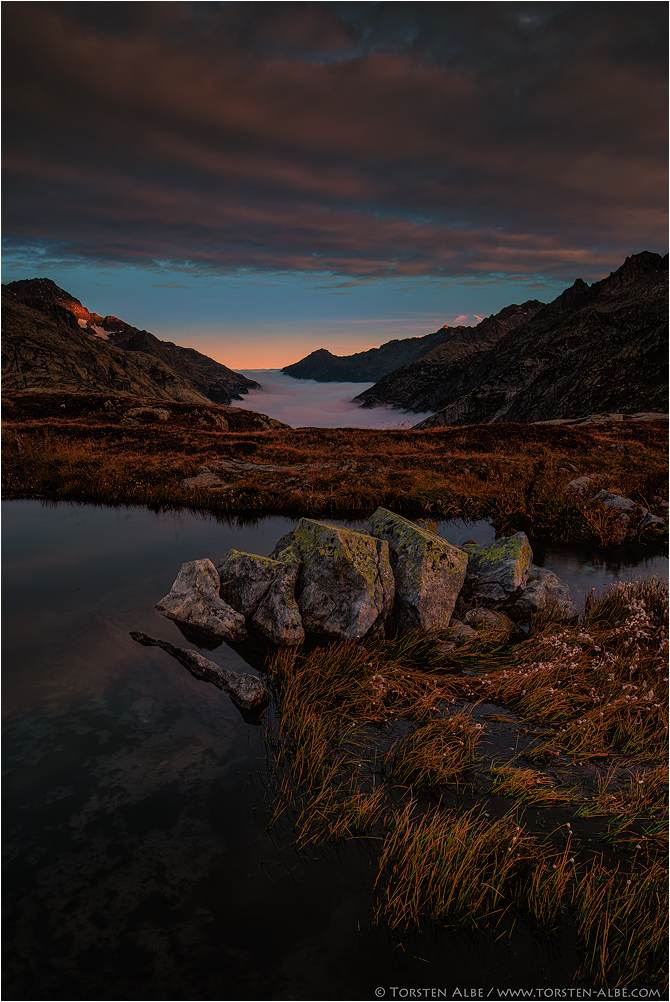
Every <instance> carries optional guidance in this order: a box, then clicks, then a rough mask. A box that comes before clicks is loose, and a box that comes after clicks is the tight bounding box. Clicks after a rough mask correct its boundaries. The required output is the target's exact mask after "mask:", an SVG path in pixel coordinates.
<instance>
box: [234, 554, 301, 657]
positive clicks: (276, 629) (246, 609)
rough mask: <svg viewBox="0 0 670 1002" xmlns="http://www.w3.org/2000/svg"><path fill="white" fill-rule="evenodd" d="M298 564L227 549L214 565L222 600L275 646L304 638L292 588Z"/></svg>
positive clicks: (299, 641) (294, 583)
mask: <svg viewBox="0 0 670 1002" xmlns="http://www.w3.org/2000/svg"><path fill="white" fill-rule="evenodd" d="M299 569H300V565H299V564H298V563H296V562H295V561H292V562H285V561H281V560H272V559H271V558H270V557H262V556H259V555H258V554H257V553H243V552H241V551H240V550H230V551H229V552H228V553H227V554H226V555H225V557H223V559H222V560H221V561H220V562H219V564H218V565H217V568H216V570H217V572H218V574H219V579H220V582H221V584H220V591H219V594H220V596H221V598H222V599H223V600H224V601H225V602H227V603H228V604H229V605H230V606H232V608H233V609H235V610H236V611H237V612H240V613H241V614H242V615H243V616H245V617H247V618H250V619H251V622H252V623H253V624H254V625H255V626H257V627H258V628H259V629H260V630H262V632H263V633H264V634H265V635H266V636H267V637H269V638H270V640H272V641H273V642H274V643H276V644H301V643H302V642H303V640H304V639H305V632H304V630H303V626H302V619H301V616H300V611H299V609H298V605H297V603H296V600H295V585H296V580H297V577H298V571H299Z"/></svg>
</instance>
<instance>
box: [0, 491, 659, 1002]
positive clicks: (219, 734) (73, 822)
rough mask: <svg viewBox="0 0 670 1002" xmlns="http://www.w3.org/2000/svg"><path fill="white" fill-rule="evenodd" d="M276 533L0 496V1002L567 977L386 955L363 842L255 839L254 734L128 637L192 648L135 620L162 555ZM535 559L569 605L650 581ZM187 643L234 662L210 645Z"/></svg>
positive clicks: (561, 961) (654, 568) (540, 952)
mask: <svg viewBox="0 0 670 1002" xmlns="http://www.w3.org/2000/svg"><path fill="white" fill-rule="evenodd" d="M293 524H294V523H293V521H289V520H287V519H283V518H269V519H264V520H262V521H259V522H258V523H257V524H255V525H242V526H235V525H228V524H227V523H222V522H217V521H216V520H215V519H214V518H211V517H207V516H202V515H196V514H193V513H183V512H182V513H161V514H154V513H152V512H150V511H147V510H144V509H140V508H132V509H125V508H123V509H117V508H102V507H93V506H87V505H77V506H75V505H62V504H59V505H55V504H54V505H51V504H43V503H41V502H39V501H11V502H5V503H4V505H3V536H4V588H3V600H4V627H5V628H4V635H3V640H4V650H3V654H4V669H5V672H4V679H5V684H4V702H3V711H4V733H5V744H4V764H5V781H4V796H5V810H4V821H5V879H4V892H5V925H4V929H5V941H6V942H5V945H6V949H7V952H6V960H5V979H6V984H5V992H4V998H7V999H9V998H11V999H136V1000H137V999H290V998H292V999H367V998H374V997H375V989H376V988H378V987H379V988H381V987H383V988H384V990H385V993H386V997H392V992H391V987H403V988H405V987H410V986H422V987H427V988H445V989H446V990H448V991H449V992H451V991H452V990H453V988H454V987H455V986H456V987H458V986H460V987H461V988H463V987H468V988H472V987H483V988H486V989H487V990H488V988H489V987H491V986H493V985H495V986H498V987H502V986H512V987H517V988H518V987H522V986H524V987H530V986H533V985H551V986H559V985H565V987H569V986H570V984H571V979H572V971H573V970H574V968H575V966H576V957H575V955H574V949H573V946H572V944H571V942H570V940H569V938H567V937H565V938H564V939H561V938H560V937H559V938H557V939H554V940H552V942H551V944H542V943H538V942H536V941H534V940H532V939H531V938H530V937H529V936H526V935H525V934H524V933H523V931H522V930H520V931H519V932H518V933H517V934H515V937H514V938H513V939H511V940H505V939H503V940H501V941H498V942H496V941H495V938H493V937H491V938H485V937H483V936H482V937H471V936H467V935H465V934H459V935H448V934H446V933H440V932H435V933H434V934H431V935H427V934H424V935H423V936H421V937H419V936H417V937H412V936H404V937H403V939H402V946H401V947H400V946H398V943H397V942H396V941H393V940H392V939H391V938H390V937H387V936H386V934H385V933H382V932H380V931H379V930H375V929H374V928H373V927H372V926H371V915H372V908H373V898H372V891H371V887H372V881H373V875H374V861H373V853H372V852H371V851H370V849H369V848H368V847H367V846H366V845H365V844H363V843H360V844H358V843H350V844H349V845H347V846H346V847H345V848H343V849H340V850H337V851H335V850H328V851H325V852H322V851H312V852H310V853H303V854H298V853H297V852H295V851H294V850H293V849H292V848H291V846H290V845H289V844H284V842H282V840H281V838H279V837H277V835H276V834H275V835H274V836H273V835H271V834H270V833H269V832H268V831H267V823H268V815H267V811H266V808H265V791H264V786H263V758H264V749H263V742H262V725H261V726H260V727H259V726H253V725H252V724H249V723H246V722H245V721H244V720H243V719H242V717H241V716H240V714H239V713H238V711H237V710H236V709H235V707H234V706H233V704H232V703H231V702H230V700H229V699H228V697H227V696H226V695H225V694H223V693H222V692H220V691H219V690H217V689H215V688H214V687H213V686H210V685H206V684H203V683H201V682H197V681H196V680H195V679H193V678H192V677H191V676H190V675H189V674H188V673H187V672H186V671H185V670H184V669H183V668H182V667H180V665H179V664H177V662H176V661H174V660H173V659H172V658H170V657H169V656H168V655H167V654H165V653H164V652H162V651H160V650H157V649H155V648H144V647H140V646H139V645H138V644H136V643H134V642H133V641H132V640H131V638H130V637H129V636H128V632H129V631H130V630H141V631H144V632H146V633H148V634H150V635H151V636H153V637H158V638H162V639H165V640H169V641H171V642H172V643H174V644H177V645H178V646H189V647H195V646H196V645H195V644H193V643H187V642H186V641H185V640H184V637H183V635H182V634H181V632H180V631H179V629H178V628H177V626H176V624H174V623H172V622H170V621H169V620H166V619H164V618H162V617H161V616H159V615H158V614H157V613H156V612H155V611H154V609H153V606H154V603H155V602H156V601H157V600H158V599H159V598H160V597H162V596H163V595H164V594H166V592H167V591H168V590H169V588H170V586H171V584H172V581H173V580H174V578H175V576H176V573H177V571H178V569H179V566H180V564H181V563H182V562H183V561H185V560H191V559H194V558H197V557H203V556H209V557H211V558H212V559H213V560H214V561H217V560H218V559H219V557H221V556H222V555H223V554H224V553H225V552H226V550H228V549H229V548H230V547H231V546H235V547H236V548H238V549H241V550H248V551H251V552H257V553H263V554H267V553H269V552H270V550H271V549H272V547H273V545H274V543H275V542H276V540H277V539H278V538H279V536H281V535H282V534H283V533H284V532H286V531H287V530H288V529H289V528H291V527H292V525H293ZM439 531H440V532H441V534H442V535H444V536H445V537H446V538H448V539H449V540H450V541H451V542H454V543H458V542H463V541H464V540H466V539H474V540H475V541H478V542H479V541H481V542H484V541H486V540H487V539H489V538H491V539H492V538H493V530H492V529H491V528H490V527H489V526H488V525H485V524H482V523H479V524H476V525H474V526H473V525H464V524H463V523H451V524H449V525H447V524H441V525H440V526H439ZM536 562H538V563H543V564H544V565H545V566H547V567H550V568H551V569H553V570H555V571H556V573H558V574H559V576H561V577H563V578H564V579H565V580H566V581H568V582H569V584H570V585H571V588H572V589H573V593H574V596H575V597H576V598H577V599H579V598H580V595H581V598H583V596H584V594H585V593H586V592H588V591H589V590H590V588H591V587H594V586H595V587H600V586H602V585H603V584H604V583H606V582H607V581H609V580H616V579H617V578H623V579H629V578H635V577H637V576H638V575H640V574H642V575H644V576H648V575H651V574H658V575H663V576H665V575H666V574H667V559H666V558H665V557H661V556H655V557H649V556H647V557H644V556H642V555H641V554H640V553H636V552H629V553H624V552H619V553H613V554H602V553H601V554H599V555H598V554H595V553H593V552H581V553H580V552H577V551H574V550H571V551H566V550H561V551H559V550H557V549H555V548H545V549H543V550H538V551H537V552H536ZM201 650H202V652H203V653H204V654H205V655H206V656H207V657H210V658H211V659H212V660H215V661H216V662H217V663H219V664H221V665H224V666H225V667H227V668H229V669H231V670H236V671H251V670H252V669H251V668H250V667H249V666H248V665H246V664H245V663H244V662H243V661H242V659H241V658H240V656H239V655H238V654H237V653H236V652H234V651H233V650H232V649H231V648H229V647H228V646H227V645H226V644H222V645H221V646H219V647H218V648H216V650H214V651H206V650H204V649H202V648H201ZM377 997H379V996H377ZM442 997H451V996H450V994H447V995H446V996H442Z"/></svg>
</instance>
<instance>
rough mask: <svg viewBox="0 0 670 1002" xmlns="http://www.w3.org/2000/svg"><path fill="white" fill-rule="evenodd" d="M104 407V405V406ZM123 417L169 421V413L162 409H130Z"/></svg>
mask: <svg viewBox="0 0 670 1002" xmlns="http://www.w3.org/2000/svg"><path fill="white" fill-rule="evenodd" d="M105 406H106V405H105ZM125 416H126V417H127V418H130V419H131V420H137V419H138V418H140V419H141V418H158V420H159V421H169V420H170V412H169V411H168V410H166V409H165V408H164V407H131V408H130V410H128V411H126V413H125Z"/></svg>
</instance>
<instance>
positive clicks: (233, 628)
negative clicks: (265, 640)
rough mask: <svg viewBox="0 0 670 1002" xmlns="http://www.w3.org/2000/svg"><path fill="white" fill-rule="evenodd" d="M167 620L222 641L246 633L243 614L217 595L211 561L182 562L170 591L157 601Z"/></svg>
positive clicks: (159, 610) (216, 576)
mask: <svg viewBox="0 0 670 1002" xmlns="http://www.w3.org/2000/svg"><path fill="white" fill-rule="evenodd" d="M156 609H157V611H158V612H160V613H161V615H163V616H167V618H168V619H176V620H178V621H179V622H180V623H188V624H189V625H190V626H198V627H200V629H201V630H207V631H208V632H209V633H214V634H215V635H216V636H217V637H223V639H224V640H243V639H244V638H245V637H246V635H247V630H246V626H245V623H244V616H242V615H240V613H239V612H235V610H234V609H232V608H231V607H230V606H229V605H228V604H227V603H226V602H224V601H223V600H222V599H221V598H220V597H219V575H218V572H217V570H216V567H215V566H214V564H213V563H212V561H211V560H207V559H204V560H189V561H187V563H185V564H182V566H181V570H180V571H179V574H178V575H177V578H176V580H175V583H174V584H173V585H172V588H171V589H170V592H169V593H168V594H167V595H166V596H165V597H164V598H162V599H161V600H160V602H157V603H156Z"/></svg>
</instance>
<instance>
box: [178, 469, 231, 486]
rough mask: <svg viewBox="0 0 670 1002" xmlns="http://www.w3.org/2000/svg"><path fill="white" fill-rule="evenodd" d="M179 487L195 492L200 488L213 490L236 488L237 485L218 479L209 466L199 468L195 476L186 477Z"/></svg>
mask: <svg viewBox="0 0 670 1002" xmlns="http://www.w3.org/2000/svg"><path fill="white" fill-rule="evenodd" d="M179 486H180V487H181V488H182V490H195V489H197V488H198V487H200V488H202V487H204V488H207V489H208V490H211V489H212V488H216V487H234V486H235V484H232V483H229V482H227V481H225V480H222V479H221V477H217V475H216V473H212V471H211V470H210V469H209V467H208V466H199V467H198V468H197V470H196V471H195V476H194V477H186V478H185V479H184V480H182V482H181V484H180V485H179Z"/></svg>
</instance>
